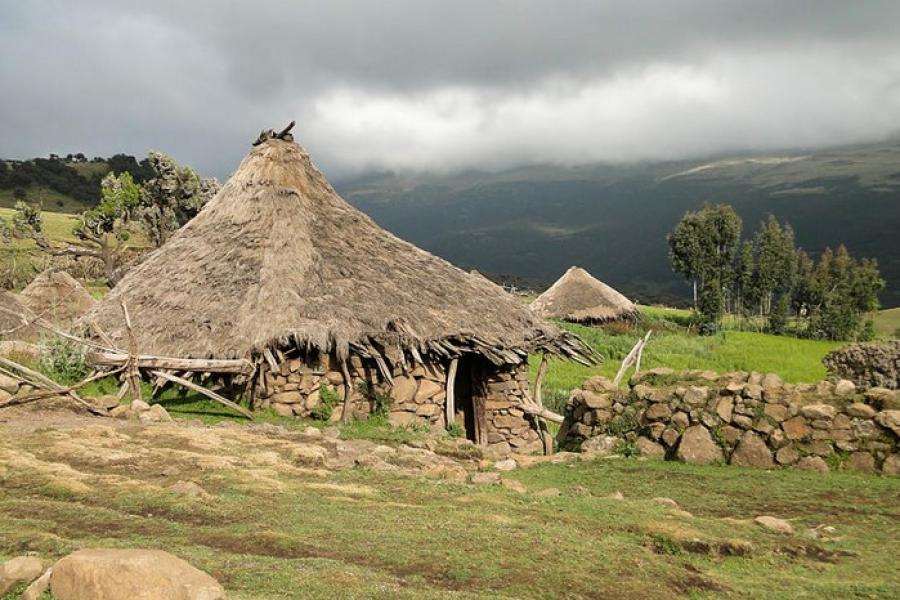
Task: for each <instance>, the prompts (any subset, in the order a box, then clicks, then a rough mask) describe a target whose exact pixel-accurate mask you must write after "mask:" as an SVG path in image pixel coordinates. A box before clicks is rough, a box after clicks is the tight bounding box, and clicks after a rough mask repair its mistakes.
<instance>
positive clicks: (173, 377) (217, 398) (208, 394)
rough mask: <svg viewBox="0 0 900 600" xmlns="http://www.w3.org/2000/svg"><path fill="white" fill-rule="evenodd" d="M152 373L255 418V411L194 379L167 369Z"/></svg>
mask: <svg viewBox="0 0 900 600" xmlns="http://www.w3.org/2000/svg"><path fill="white" fill-rule="evenodd" d="M152 373H153V374H154V375H156V376H157V377H161V378H163V379H167V380H169V381H171V382H172V383H177V384H178V385H180V386H183V387H186V388H187V389H189V390H194V391H195V392H199V393H201V394H203V395H204V396H206V397H207V398H211V399H213V400H215V401H216V402H218V403H219V404H223V405H225V406H227V407H228V408H233V409H234V410H236V411H238V412H239V413H241V414H242V415H244V416H245V417H247V418H248V419H250V420H251V421H252V420H253V413H251V412H250V411H248V410H246V409H245V408H244V407H242V406H240V405H239V404H237V403H235V402H232V401H231V400H229V399H228V398H225V397H223V396H220V395H219V394H217V393H215V392H214V391H212V390H210V389H207V388H205V387H203V386H202V385H199V384H196V383H194V382H193V381H188V380H187V379H184V378H183V377H179V376H177V375H172V374H171V373H166V372H165V371H152Z"/></svg>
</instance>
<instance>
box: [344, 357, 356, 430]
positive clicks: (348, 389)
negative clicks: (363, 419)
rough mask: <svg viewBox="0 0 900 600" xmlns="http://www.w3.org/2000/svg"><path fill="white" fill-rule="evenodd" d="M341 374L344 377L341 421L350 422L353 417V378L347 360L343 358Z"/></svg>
mask: <svg viewBox="0 0 900 600" xmlns="http://www.w3.org/2000/svg"><path fill="white" fill-rule="evenodd" d="M341 375H343V377H344V410H343V412H341V421H342V422H344V423H349V422H350V420H351V419H352V418H353V400H352V399H351V396H353V380H352V379H351V378H350V369H348V368H347V361H346V360H343V359H342V360H341Z"/></svg>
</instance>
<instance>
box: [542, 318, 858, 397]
mask: <svg viewBox="0 0 900 600" xmlns="http://www.w3.org/2000/svg"><path fill="white" fill-rule="evenodd" d="M561 325H562V326H563V327H565V328H566V329H568V330H570V331H573V332H574V333H577V334H578V335H579V336H581V338H582V339H584V340H585V341H586V342H588V343H589V344H591V346H593V347H594V348H595V349H597V350H598V351H599V352H600V353H601V354H602V355H603V356H604V358H605V360H604V362H603V363H602V364H601V365H600V366H598V367H585V366H582V365H579V364H577V363H573V362H570V361H562V360H553V361H551V362H550V366H549V369H548V371H547V379H546V384H545V385H546V389H547V392H546V394H547V398H548V399H547V403H548V404H552V405H554V406H555V407H556V408H557V409H559V408H561V403H562V402H564V401H565V398H566V397H567V396H568V394H569V391H571V390H572V389H573V388H576V387H578V386H579V385H581V384H582V383H583V382H584V380H585V379H587V378H588V377H590V376H592V375H605V376H607V377H613V376H615V374H616V371H618V369H619V366H620V365H621V363H622V360H623V359H624V358H625V356H626V355H627V354H628V352H629V351H630V350H631V348H632V347H633V346H634V344H635V342H636V341H637V340H638V338H640V337H642V336H643V334H644V331H643V330H636V331H633V332H626V333H611V332H609V331H606V330H604V329H601V328H596V327H583V326H580V325H573V324H571V323H561ZM650 327H651V328H653V327H652V325H651V326H650ZM841 345H843V342H828V341H819V340H802V339H797V338H793V337H786V336H776V335H769V334H767V333H754V332H748V331H725V332H722V333H720V334H718V335H714V336H698V335H689V334H687V333H685V332H684V331H680V330H659V329H656V330H655V331H654V332H653V334H652V335H651V337H650V340H649V342H648V343H647V346H646V349H645V350H644V355H643V359H642V363H641V368H643V369H651V368H653V367H671V368H673V369H703V370H707V369H709V370H713V371H718V372H720V373H725V372H729V371H758V372H760V373H767V372H773V373H777V374H778V375H780V376H781V377H782V378H783V379H784V380H785V381H787V382H789V383H802V382H805V383H809V382H815V381H818V380H820V379H823V378H824V377H825V376H826V371H825V367H824V366H823V365H822V358H823V357H824V356H825V354H827V353H828V352H829V351H831V350H833V349H835V348H839V347H840V346H841ZM530 363H531V369H532V377H534V375H535V373H536V370H537V365H538V364H539V360H538V359H537V357H534V358H533V359H532V360H531V361H530ZM629 373H630V371H629Z"/></svg>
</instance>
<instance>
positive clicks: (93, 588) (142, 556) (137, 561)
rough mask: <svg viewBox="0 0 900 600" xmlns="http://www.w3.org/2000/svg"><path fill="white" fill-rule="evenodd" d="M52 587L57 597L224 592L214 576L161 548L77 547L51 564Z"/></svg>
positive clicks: (161, 598)
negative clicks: (76, 549)
mask: <svg viewBox="0 0 900 600" xmlns="http://www.w3.org/2000/svg"><path fill="white" fill-rule="evenodd" d="M50 590H51V592H52V593H53V597H54V599H55V600H87V599H89V598H97V599H101V598H109V599H112V598H123V599H124V598H140V599H141V600H224V598H225V590H224V589H223V588H222V586H221V585H219V583H218V582H217V581H216V580H215V579H213V578H212V577H210V576H209V575H207V574H206V573H204V572H203V571H200V570H199V569H196V568H194V567H192V566H191V565H190V564H188V563H187V562H185V561H183V560H181V559H180V558H177V557H175V556H173V555H171V554H169V553H168V552H163V551H161V550H114V549H105V548H97V549H88V550H78V551H77V552H73V553H72V554H70V555H68V556H67V557H65V558H63V559H61V560H60V561H59V562H57V563H56V565H55V566H54V567H53V573H52V574H51V576H50Z"/></svg>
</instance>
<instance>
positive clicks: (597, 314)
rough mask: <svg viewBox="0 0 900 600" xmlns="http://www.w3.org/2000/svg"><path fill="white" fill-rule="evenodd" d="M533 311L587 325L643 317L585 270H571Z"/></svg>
mask: <svg viewBox="0 0 900 600" xmlns="http://www.w3.org/2000/svg"><path fill="white" fill-rule="evenodd" d="M531 310H532V311H533V312H534V313H535V314H537V315H538V316H540V317H543V318H545V319H562V320H564V321H572V322H574V323H587V324H599V323H606V322H609V321H625V320H634V319H636V318H637V316H638V314H639V313H638V308H637V306H635V305H634V303H632V302H631V300H629V299H628V298H626V297H625V296H623V295H622V294H620V293H619V292H617V291H616V290H614V289H613V288H611V287H610V286H608V285H606V284H605V283H603V282H602V281H600V280H599V279H596V278H595V277H594V276H592V275H591V274H590V273H588V272H587V271H585V270H584V269H582V268H581V267H569V270H568V271H566V272H565V274H564V275H563V276H562V277H560V278H559V279H557V280H556V283H554V284H553V285H552V286H550V287H549V288H548V289H547V291H545V292H544V293H543V294H541V295H540V296H538V297H537V298H536V299H535V300H534V301H533V302H532V303H531Z"/></svg>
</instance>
